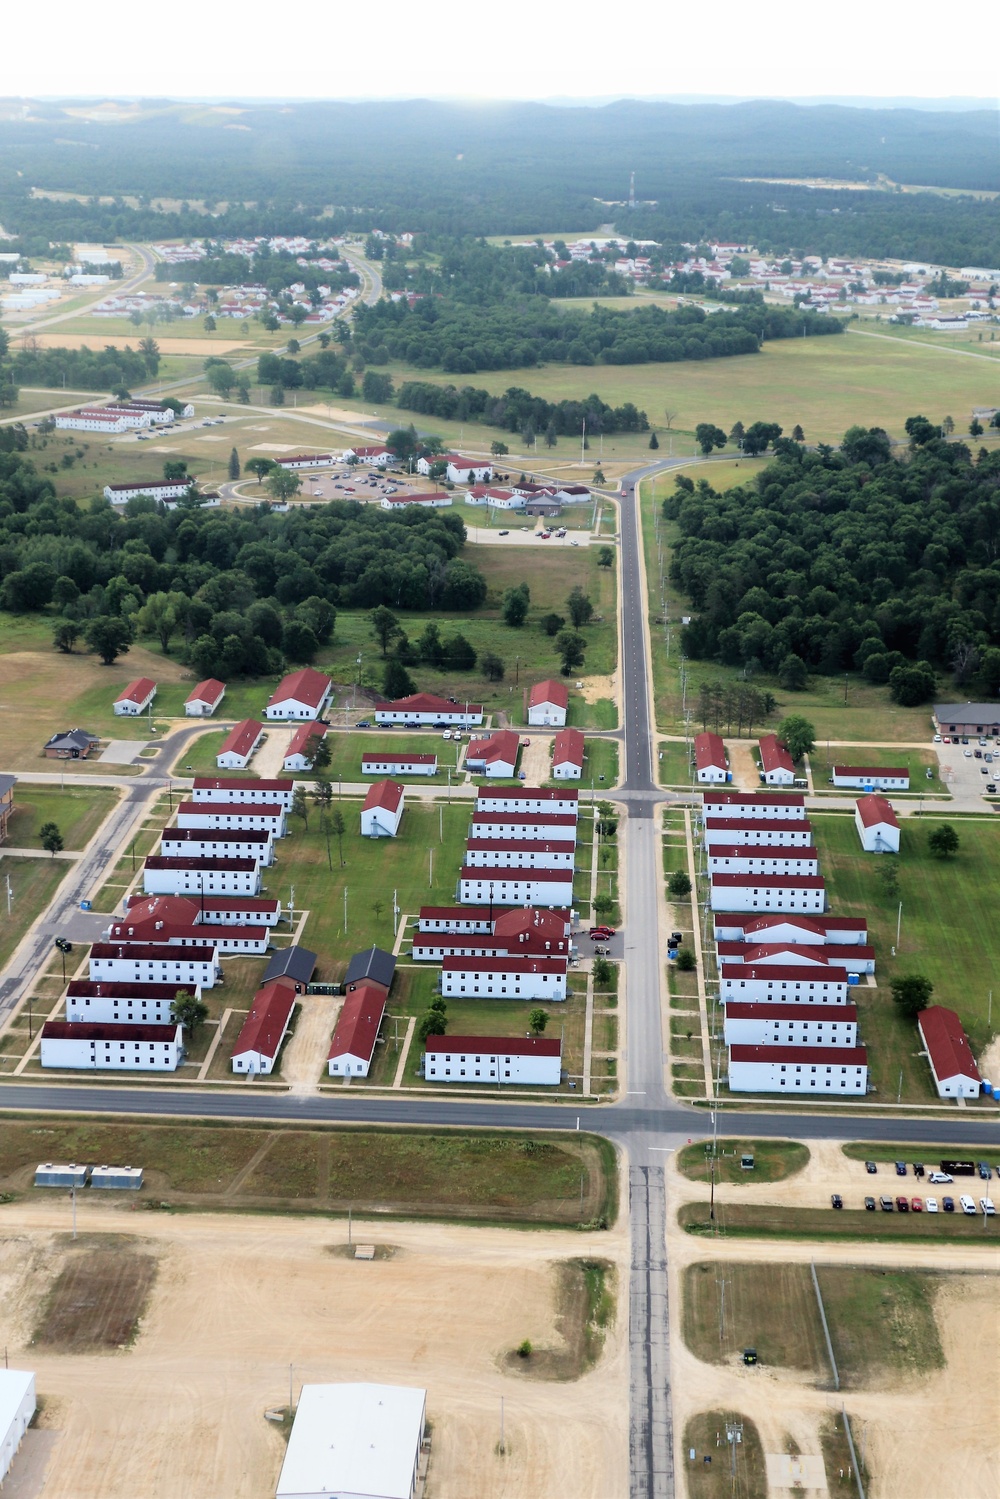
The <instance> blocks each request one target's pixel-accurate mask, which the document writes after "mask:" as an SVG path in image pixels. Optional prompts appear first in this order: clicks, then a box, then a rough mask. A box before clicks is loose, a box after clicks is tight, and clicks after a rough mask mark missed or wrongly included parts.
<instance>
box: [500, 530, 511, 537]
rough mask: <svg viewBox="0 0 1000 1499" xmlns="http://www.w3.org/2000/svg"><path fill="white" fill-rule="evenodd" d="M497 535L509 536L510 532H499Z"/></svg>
mask: <svg viewBox="0 0 1000 1499" xmlns="http://www.w3.org/2000/svg"><path fill="white" fill-rule="evenodd" d="M497 535H498V536H509V535H510V532H509V531H498V532H497Z"/></svg>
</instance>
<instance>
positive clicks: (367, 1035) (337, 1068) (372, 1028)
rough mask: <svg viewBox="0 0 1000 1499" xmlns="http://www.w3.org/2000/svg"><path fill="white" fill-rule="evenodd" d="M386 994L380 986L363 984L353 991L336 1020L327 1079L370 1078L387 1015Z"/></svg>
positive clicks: (328, 1061)
mask: <svg viewBox="0 0 1000 1499" xmlns="http://www.w3.org/2000/svg"><path fill="white" fill-rule="evenodd" d="M385 1003H386V994H385V990H384V989H383V988H382V985H381V984H372V983H368V982H367V981H364V980H363V981H362V982H361V983H360V984H357V985H355V987H354V988H353V989H352V990H351V991H350V993H349V994H348V996H347V998H346V999H345V1000H344V1004H343V1008H342V1009H341V1011H340V1015H339V1016H338V1017H337V1028H336V1030H335V1031H334V1033H333V1040H332V1041H331V1042H330V1052H329V1055H328V1057H327V1061H326V1071H327V1076H328V1077H367V1076H368V1071H369V1068H370V1067H371V1064H372V1058H373V1056H374V1055H375V1043H376V1041H377V1040H378V1033H379V1027H380V1026H381V1024H382V1016H383V1015H384V1014H385Z"/></svg>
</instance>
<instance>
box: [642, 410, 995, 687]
mask: <svg viewBox="0 0 1000 1499" xmlns="http://www.w3.org/2000/svg"><path fill="white" fill-rule="evenodd" d="M906 428H907V433H908V435H909V438H910V445H909V448H908V449H907V450H905V451H904V452H903V453H902V454H901V455H900V456H894V455H893V450H892V447H891V444H890V442H889V439H888V437H887V436H886V434H885V432H883V431H881V429H879V428H865V427H852V428H851V429H850V430H849V431H848V432H847V433H846V434H845V436H844V440H843V443H842V445H841V447H840V449H839V450H834V449H833V448H831V447H829V446H827V445H825V444H820V445H819V447H818V448H817V449H816V451H815V452H809V451H806V449H805V448H803V447H802V446H800V445H799V444H798V443H795V442H791V441H789V440H787V439H784V438H782V439H779V441H778V443H777V445H776V447H777V451H776V458H775V461H774V462H773V463H772V464H770V465H769V466H768V467H767V468H766V469H765V470H764V471H763V472H762V473H760V474H758V475H757V476H756V477H755V478H754V480H753V481H752V482H751V483H748V484H746V485H743V486H740V487H739V488H735V489H730V490H728V491H726V492H725V493H723V494H720V493H717V492H716V491H715V490H714V489H712V487H711V485H710V484H709V483H708V482H707V481H705V480H700V481H699V482H698V483H694V482H693V481H692V480H691V479H690V478H688V477H687V476H683V475H682V476H681V477H680V478H679V479H678V480H677V486H676V489H675V491H674V492H673V494H671V495H670V496H668V498H667V499H666V500H665V501H664V513H665V515H666V516H667V517H668V518H669V519H671V520H673V521H675V522H676V524H677V529H678V532H679V537H678V540H677V542H676V545H675V547H674V550H673V556H672V561H671V566H670V575H671V579H672V581H673V583H674V585H675V586H676V587H677V588H678V589H680V590H681V591H682V592H683V593H684V594H685V595H686V596H687V597H688V598H689V599H690V601H691V606H692V619H691V622H690V624H688V625H687V626H686V627H685V629H684V632H683V639H684V649H685V650H686V652H687V653H688V654H689V655H690V656H693V657H696V658H698V659H701V660H716V661H721V662H724V663H725V664H727V665H730V666H737V667H742V668H743V669H744V670H745V671H746V672H747V673H749V674H753V673H755V672H757V671H766V672H771V673H774V674H776V675H777V676H778V679H779V682H780V683H781V685H782V686H784V687H786V688H787V689H790V690H795V689H797V688H801V687H804V686H805V684H806V678H807V673H808V672H810V671H816V672H819V673H824V674H830V673H835V672H841V671H848V670H857V671H860V672H862V673H863V674H864V676H865V677H866V678H867V680H868V681H870V682H873V683H888V684H889V687H890V689H891V691H892V694H893V696H894V697H895V698H896V700H897V701H899V702H901V703H904V704H910V705H912V704H914V703H918V702H923V701H926V700H927V698H928V697H930V696H931V695H932V693H933V692H934V690H935V684H936V674H937V672H938V671H941V670H947V671H951V672H952V673H953V676H954V682H955V685H956V686H957V687H960V688H963V689H967V690H969V691H970V692H972V693H978V694H980V695H982V696H984V697H995V696H996V695H997V693H998V691H1000V499H998V494H1000V453H998V452H992V453H989V452H987V451H986V450H985V449H982V450H981V451H980V453H979V456H978V459H976V460H973V457H972V455H971V453H970V451H969V449H968V448H967V447H966V446H964V445H963V444H961V443H955V442H951V443H949V442H946V441H944V440H943V438H942V435H941V430H940V428H939V427H937V426H936V425H934V424H933V423H931V422H929V421H928V420H927V419H926V418H924V417H911V418H909V419H908V421H907V423H906ZM779 430H780V429H779Z"/></svg>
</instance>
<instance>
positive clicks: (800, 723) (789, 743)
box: [775, 713, 816, 761]
mask: <svg viewBox="0 0 1000 1499" xmlns="http://www.w3.org/2000/svg"><path fill="white" fill-rule="evenodd" d="M775 732H776V734H777V736H778V739H779V740H780V741H781V743H782V744H783V745H784V746H785V748H786V749H787V751H788V753H789V754H790V755H791V757H792V759H793V760H795V761H799V760H801V759H802V757H803V755H808V754H810V753H811V752H812V750H813V749H814V748H815V745H816V730H815V729H814V728H813V726H812V724H811V723H810V722H809V720H808V719H807V718H803V717H801V715H800V714H798V713H792V714H790V715H789V716H788V718H783V719H782V720H781V722H780V723H779V725H778V727H777V729H776V730H775Z"/></svg>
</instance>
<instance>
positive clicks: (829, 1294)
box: [816, 1265, 944, 1390]
mask: <svg viewBox="0 0 1000 1499" xmlns="http://www.w3.org/2000/svg"><path fill="white" fill-rule="evenodd" d="M816 1277H817V1279H818V1281H819V1288H820V1291H821V1292H822V1295H823V1305H824V1306H825V1308H826V1317H827V1322H828V1323H829V1327H830V1338H831V1341H832V1343H833V1355H834V1358H835V1359H836V1360H837V1368H838V1369H839V1371H840V1382H841V1385H842V1387H843V1388H845V1389H848V1390H852V1389H853V1390H860V1389H871V1388H873V1387H874V1388H877V1387H878V1383H879V1381H880V1380H881V1379H882V1378H885V1377H888V1376H891V1375H894V1374H900V1373H902V1374H911V1375H912V1374H924V1375H926V1374H929V1373H930V1372H931V1370H933V1369H940V1368H942V1367H943V1366H944V1353H943V1351H942V1348H941V1339H940V1337H939V1336H938V1328H937V1322H936V1320H935V1317H934V1298H935V1295H936V1293H937V1291H938V1288H939V1287H940V1285H941V1281H940V1279H939V1278H938V1277H937V1276H934V1275H928V1274H924V1273H922V1272H920V1271H916V1270H860V1269H857V1268H855V1267H854V1266H849V1265H821V1266H818V1267H817V1271H816Z"/></svg>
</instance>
